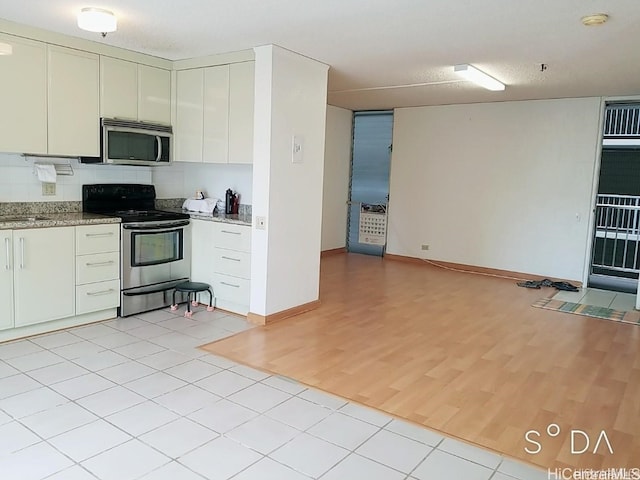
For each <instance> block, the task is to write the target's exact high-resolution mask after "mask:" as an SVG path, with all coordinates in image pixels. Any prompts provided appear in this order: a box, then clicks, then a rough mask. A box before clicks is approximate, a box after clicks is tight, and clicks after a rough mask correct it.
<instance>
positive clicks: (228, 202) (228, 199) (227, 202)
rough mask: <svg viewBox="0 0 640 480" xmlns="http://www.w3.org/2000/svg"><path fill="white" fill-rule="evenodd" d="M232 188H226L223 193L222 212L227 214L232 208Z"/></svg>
mask: <svg viewBox="0 0 640 480" xmlns="http://www.w3.org/2000/svg"><path fill="white" fill-rule="evenodd" d="M233 197H234V195H233V190H231V189H230V188H227V191H226V193H225V195H224V213H225V214H226V215H229V214H230V213H231V211H232V210H233Z"/></svg>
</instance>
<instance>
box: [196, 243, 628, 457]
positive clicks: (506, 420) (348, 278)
mask: <svg viewBox="0 0 640 480" xmlns="http://www.w3.org/2000/svg"><path fill="white" fill-rule="evenodd" d="M320 285H321V287H320V288H321V293H320V300H321V302H322V303H321V306H320V307H319V308H318V309H316V310H314V311H311V312H307V313H305V314H302V315H299V316H297V317H293V318H290V319H287V320H283V321H280V322H277V323H274V324H272V325H268V326H266V327H258V328H255V329H252V330H249V331H247V332H244V333H241V334H239V335H236V336H234V337H230V338H227V339H224V340H221V341H218V342H215V343H213V344H211V345H209V346H208V347H206V348H207V349H208V350H209V351H211V352H213V353H216V354H219V355H223V356H225V357H228V358H231V359H233V360H235V361H238V362H241V363H245V364H247V365H251V366H253V367H256V368H259V369H263V370H266V371H269V372H273V373H276V374H280V375H284V376H287V377H291V378H294V379H296V380H298V381H300V382H302V383H305V384H308V385H310V386H313V387H317V388H319V389H322V390H325V391H327V392H331V393H334V394H337V395H340V396H342V397H345V398H348V399H350V400H354V401H356V402H359V403H362V404H364V405H368V406H370V407H374V408H377V409H380V410H382V411H385V412H388V413H390V414H392V415H395V416H398V417H402V418H405V419H408V420H410V421H413V422H415V423H418V424H422V425H425V426H427V427H429V428H432V429H435V430H439V431H441V432H443V433H445V434H447V435H450V436H454V437H458V438H460V439H462V440H465V441H467V442H470V443H473V444H476V445H480V446H483V447H486V448H489V449H492V450H495V451H498V452H500V453H503V454H506V455H509V456H512V457H515V458H518V459H521V460H524V461H526V462H529V463H532V464H536V465H539V466H542V467H554V468H557V467H565V466H571V467H581V468H608V467H619V468H621V467H640V326H635V325H629V324H622V323H616V322H611V321H606V320H600V319H594V318H588V317H582V316H578V315H572V314H566V313H559V312H551V311H546V310H542V309H538V308H533V307H531V306H530V305H531V303H533V302H534V301H535V300H537V299H538V298H541V297H543V296H551V295H553V294H554V293H555V292H556V290H555V289H552V288H546V289H542V290H532V289H526V288H520V287H517V286H516V285H515V281H513V280H506V279H500V278H493V277H487V276H481V275H474V274H465V273H458V272H452V271H447V270H443V269H441V268H438V267H433V266H429V265H415V264H410V263H404V262H397V261H389V260H381V259H379V258H375V257H368V256H363V255H354V254H345V255H335V256H329V257H325V258H323V259H322V263H321V283H320ZM552 423H554V424H557V425H558V426H560V429H561V431H560V434H559V435H558V436H557V437H555V438H549V437H548V436H546V433H545V430H546V428H547V426H548V425H549V424H552ZM571 429H574V430H581V431H584V432H586V433H587V434H588V435H589V436H590V438H591V441H590V447H589V451H588V452H585V453H584V454H581V455H576V454H572V453H571V435H570V430H571ZM529 430H537V431H539V432H540V433H541V434H543V436H541V437H539V438H537V437H535V436H530V438H531V439H533V440H536V441H538V442H539V443H540V444H541V446H542V450H541V452H540V453H538V454H536V455H532V454H528V453H526V452H525V450H524V449H525V447H528V448H529V449H534V448H535V447H536V445H535V444H533V443H529V442H526V440H525V433H526V432H527V431H529ZM603 430H604V431H605V432H606V435H607V438H608V439H609V441H610V443H611V446H612V448H613V451H614V453H613V454H610V453H609V452H608V449H607V448H606V445H605V444H604V442H601V443H600V446H599V448H598V451H597V453H595V454H594V453H593V450H594V447H595V443H596V439H597V437H598V435H599V434H600V432H601V431H603ZM574 438H575V440H576V443H575V448H576V449H578V450H581V449H582V448H583V447H584V445H585V440H584V437H583V435H582V434H579V433H577V434H575V436H574Z"/></svg>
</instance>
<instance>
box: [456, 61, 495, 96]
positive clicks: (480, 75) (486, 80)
mask: <svg viewBox="0 0 640 480" xmlns="http://www.w3.org/2000/svg"><path fill="white" fill-rule="evenodd" d="M453 71H454V72H455V73H457V74H458V75H460V76H461V77H463V78H465V79H467V80H469V81H471V82H473V83H475V84H477V85H480V86H481V87H484V88H486V89H487V90H493V91H494V92H497V91H501V90H504V89H505V85H504V83H502V82H499V81H498V80H496V79H495V78H493V77H491V76H489V75H487V74H486V73H484V72H483V71H481V70H478V69H477V68H476V67H473V66H471V65H467V64H466V63H465V64H463V65H456V66H455V67H453Z"/></svg>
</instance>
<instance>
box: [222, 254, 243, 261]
mask: <svg viewBox="0 0 640 480" xmlns="http://www.w3.org/2000/svg"><path fill="white" fill-rule="evenodd" d="M221 258H224V259H225V260H232V261H234V262H239V261H240V259H239V258H233V257H225V256H224V255H223V256H222V257H221Z"/></svg>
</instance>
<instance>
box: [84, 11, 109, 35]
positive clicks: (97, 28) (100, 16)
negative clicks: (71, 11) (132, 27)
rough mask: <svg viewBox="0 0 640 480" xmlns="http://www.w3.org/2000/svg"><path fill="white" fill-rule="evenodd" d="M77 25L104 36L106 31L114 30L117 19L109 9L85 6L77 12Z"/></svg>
mask: <svg viewBox="0 0 640 480" xmlns="http://www.w3.org/2000/svg"><path fill="white" fill-rule="evenodd" d="M78 27H80V28H81V29H82V30H87V31H88V32H96V33H101V34H102V36H103V37H105V36H106V35H107V33H110V32H115V31H116V29H117V28H118V20H117V19H116V16H115V15H114V14H113V12H110V11H109V10H105V9H103V8H96V7H85V8H83V9H82V10H80V13H78Z"/></svg>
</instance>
